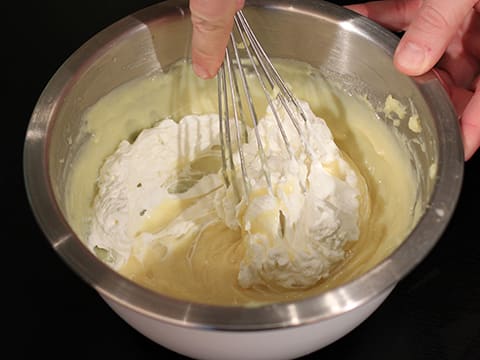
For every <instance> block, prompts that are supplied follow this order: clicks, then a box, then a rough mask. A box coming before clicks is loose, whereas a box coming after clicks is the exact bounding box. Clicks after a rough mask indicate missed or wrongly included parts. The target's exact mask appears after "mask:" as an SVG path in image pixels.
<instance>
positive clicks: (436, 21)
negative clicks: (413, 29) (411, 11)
mask: <svg viewBox="0 0 480 360" xmlns="http://www.w3.org/2000/svg"><path fill="white" fill-rule="evenodd" d="M415 23H416V24H417V26H418V27H419V28H420V30H422V31H423V32H428V33H437V32H439V31H443V30H444V29H447V28H449V27H451V25H452V24H451V20H450V19H449V18H448V17H447V16H445V15H444V14H443V13H441V12H440V11H439V10H438V9H437V8H436V7H435V6H434V5H433V4H431V3H428V2H427V3H425V5H424V7H423V8H422V10H421V11H420V12H419V15H418V19H417V21H416V22H415Z"/></svg>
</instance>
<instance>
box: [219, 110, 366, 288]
mask: <svg viewBox="0 0 480 360" xmlns="http://www.w3.org/2000/svg"><path fill="white" fill-rule="evenodd" d="M302 106H303V108H304V114H305V115H306V118H307V121H303V120H299V121H297V125H298V127H299V129H300V130H297V129H296V127H295V126H294V124H293V122H292V121H291V120H290V118H289V117H288V115H287V114H286V112H285V111H284V110H283V109H282V108H280V107H278V108H277V109H276V111H277V113H278V116H279V118H280V120H281V121H282V126H283V128H284V130H285V133H286V135H287V139H288V143H289V144H290V148H291V153H292V154H293V157H292V156H290V153H289V152H288V151H287V150H286V149H287V148H286V146H285V142H284V140H283V138H282V135H281V132H280V131H279V130H278V124H277V122H276V119H275V117H274V113H273V112H272V111H271V110H270V109H269V110H268V111H267V115H266V116H265V117H264V118H263V119H262V120H261V121H260V122H259V125H258V130H259V131H258V133H259V135H260V138H261V141H262V144H263V145H264V153H265V164H266V172H267V174H269V175H270V177H271V179H270V182H271V184H272V187H271V189H270V188H269V186H268V185H267V184H268V183H267V178H266V176H265V175H264V170H263V168H262V163H261V161H260V160H259V158H258V149H257V145H256V140H255V134H254V130H253V129H250V130H249V135H248V138H249V143H247V144H245V145H244V146H243V147H242V150H243V152H244V155H245V159H246V168H247V179H248V181H249V187H250V191H249V195H248V197H247V196H244V197H243V198H242V200H241V202H240V206H239V205H237V200H236V197H235V193H234V191H233V188H229V189H227V191H226V194H225V195H223V194H222V195H220V198H221V201H222V205H223V207H224V208H225V209H236V211H235V213H234V219H232V218H231V217H232V215H231V214H232V211H231V210H230V212H229V213H230V218H229V219H227V218H226V219H225V223H226V224H230V226H232V225H231V224H232V223H234V220H236V225H235V226H234V227H237V228H239V229H241V231H242V232H243V241H244V243H245V248H246V253H245V256H244V258H243V260H242V262H241V264H240V272H239V275H238V280H239V283H240V285H241V286H242V287H251V286H253V285H257V284H274V285H279V286H282V287H285V288H304V287H308V286H311V285H314V284H315V283H316V282H318V280H320V279H321V278H323V277H326V276H328V274H329V270H330V269H331V267H332V265H333V264H334V263H336V262H337V261H339V260H341V259H343V258H344V255H345V254H344V246H345V243H346V242H347V241H351V240H357V239H358V237H359V227H358V208H359V195H360V194H359V190H358V186H357V183H358V179H357V176H356V173H355V172H354V171H353V169H352V168H351V167H350V165H349V164H348V163H347V162H346V161H345V160H344V159H343V158H342V156H341V153H340V150H339V149H338V147H337V146H336V144H335V142H334V140H333V137H332V134H331V132H330V130H329V128H328V126H327V125H326V123H325V121H324V120H323V119H320V118H318V117H316V116H315V115H314V114H313V112H312V111H311V110H310V108H309V107H308V105H307V104H306V103H302ZM299 134H300V135H299ZM237 159H238V158H237ZM237 169H239V166H237ZM235 174H236V175H237V184H239V186H240V185H241V184H242V180H241V178H239V177H240V176H241V172H240V171H239V170H238V171H236V172H235ZM221 213H222V212H220V214H221ZM224 213H225V214H227V213H228V211H225V212H224Z"/></svg>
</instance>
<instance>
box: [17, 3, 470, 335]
mask: <svg viewBox="0 0 480 360" xmlns="http://www.w3.org/2000/svg"><path fill="white" fill-rule="evenodd" d="M250 5H251V6H249V7H248V8H246V10H245V13H246V16H247V17H248V19H249V21H250V23H251V25H252V27H253V29H254V30H255V32H256V34H257V35H258V37H259V40H260V42H261V43H262V44H263V45H264V47H265V48H266V50H267V52H268V53H269V55H270V56H272V57H277V58H289V59H296V60H300V61H304V62H307V63H309V64H311V65H313V66H315V67H318V68H321V69H322V71H323V73H324V74H325V77H326V78H327V79H330V80H332V81H335V82H336V83H341V84H343V86H344V87H345V89H347V90H348V91H349V92H350V93H353V94H359V95H361V96H368V99H369V101H370V102H371V103H372V104H373V105H374V106H376V107H379V106H382V105H383V104H385V101H386V99H387V97H388V96H389V95H391V96H393V97H394V98H395V99H398V100H399V101H401V102H402V103H404V104H412V105H413V106H412V107H407V112H408V113H407V116H410V115H413V111H415V112H417V113H418V116H419V118H420V119H421V120H422V131H421V132H419V133H416V132H413V131H411V129H410V128H409V124H408V122H402V123H400V124H397V125H396V126H394V125H392V121H391V119H388V118H387V117H386V116H385V114H384V113H379V114H378V116H379V118H380V119H381V120H383V121H385V122H386V123H388V124H389V126H390V127H391V128H392V131H395V132H396V134H397V135H398V136H400V137H403V138H405V139H407V141H406V142H405V143H406V144H409V146H408V147H407V149H406V150H407V151H408V152H409V155H410V159H411V162H412V164H413V168H414V169H415V172H416V174H415V175H416V178H417V181H418V184H419V187H418V194H417V195H418V196H417V198H418V201H417V206H418V207H419V211H421V212H422V213H423V212H424V216H423V217H422V218H421V219H420V221H419V223H418V225H417V227H416V228H415V229H414V231H413V232H412V233H411V234H410V236H409V237H408V238H407V239H406V240H405V241H404V243H403V244H402V246H400V247H399V248H398V249H397V250H396V251H395V252H394V253H393V254H392V255H390V256H389V258H388V259H386V260H385V261H384V262H382V263H380V264H379V265H378V266H376V267H375V268H374V269H372V270H371V271H370V272H368V273H367V274H364V275H363V276H362V277H360V278H359V279H356V280H355V281H353V282H352V283H349V284H346V285H345V286H342V288H341V289H333V290H332V291H329V292H328V293H326V294H321V295H319V296H318V297H316V298H315V299H306V300H304V301H301V302H299V303H297V304H295V305H294V306H297V307H298V308H297V310H298V311H299V314H300V321H312V320H314V319H322V318H326V317H329V316H333V315H337V314H340V313H342V312H345V311H348V310H350V309H352V308H354V307H356V306H358V305H360V304H362V303H364V302H366V301H368V300H369V299H372V298H374V297H375V296H377V295H378V294H381V293H382V292H383V291H385V290H387V289H389V288H390V287H391V286H392V285H393V284H394V283H395V282H397V281H398V280H399V279H401V278H402V277H403V276H404V275H405V274H406V273H407V272H408V271H410V270H411V269H412V268H413V267H414V266H415V265H416V264H417V263H418V262H419V261H421V259H422V258H423V257H424V256H425V255H426V254H427V253H428V251H429V250H430V249H431V247H432V246H433V245H434V244H435V242H436V241H437V240H438V238H439V236H440V235H441V232H442V231H443V229H444V227H445V226H446V223H447V222H448V220H449V218H450V215H451V213H452V211H453V208H454V206H455V203H456V199H457V197H458V194H459V190H460V183H461V176H462V169H463V155H462V154H463V152H462V148H461V140H460V138H459V132H458V128H457V126H456V116H455V113H454V111H453V109H452V107H451V105H450V103H449V100H448V97H447V96H446V94H445V93H444V91H443V89H442V88H441V86H440V85H439V83H438V81H437V80H436V78H435V77H434V76H433V75H432V74H430V73H429V74H426V75H424V76H422V77H419V78H409V77H407V76H404V75H402V74H400V73H399V72H398V71H396V70H395V68H394V67H393V64H392V54H393V50H394V48H395V45H396V43H397V41H398V39H397V38H396V37H395V36H394V35H392V34H391V33H389V32H388V31H386V30H385V29H383V28H381V27H379V26H378V25H375V24H373V23H371V22H370V21H368V20H366V19H364V18H362V17H360V16H358V15H355V14H353V13H351V12H349V11H348V10H345V9H343V8H340V7H337V6H335V5H332V4H329V3H325V2H322V1H316V2H309V1H305V2H296V1H276V2H271V3H270V2H260V1H259V2H255V1H253V2H251V3H250ZM292 29H294V30H292ZM190 38H191V23H190V18H189V13H188V5H187V4H186V2H184V1H167V2H165V3H161V4H158V5H155V6H152V7H149V8H147V9H145V10H143V11H140V12H138V13H136V14H133V15H131V16H129V17H127V18H125V19H122V20H121V21H119V22H117V23H115V24H113V25H112V26H110V27H109V28H107V29H105V30H104V31H102V32H100V33H99V34H97V35H96V36H95V37H94V38H92V39H91V40H90V41H88V42H87V43H86V44H85V45H84V46H83V47H81V48H80V49H79V50H78V51H77V52H76V53H75V54H74V55H72V57H71V58H70V59H69V60H68V61H67V62H66V63H65V64H64V65H63V66H62V67H61V68H60V69H59V71H58V72H57V73H56V74H55V76H54V77H53V78H52V80H51V82H50V83H49V84H48V86H47V87H46V89H45V90H44V92H43V94H42V95H41V97H40V99H39V102H38V104H37V107H36V109H35V111H34V114H33V116H32V120H31V123H30V127H29V131H28V134H27V139H26V148H25V170H26V182H27V189H28V191H29V196H30V200H31V203H32V207H33V209H34V212H35V214H36V216H37V219H38V220H39V223H40V225H41V226H42V228H43V230H44V231H45V233H46V234H47V236H48V237H49V239H50V241H51V242H52V245H53V246H54V247H55V248H56V250H57V251H58V252H59V253H60V255H61V256H62V257H63V258H64V259H65V260H66V261H67V263H68V264H69V265H70V266H72V268H73V269H74V270H75V271H77V272H78V273H79V274H80V275H81V276H82V277H83V278H85V279H86V280H87V281H88V282H89V283H91V284H92V285H93V286H94V287H95V288H96V289H97V290H99V291H100V292H101V293H102V294H103V295H105V296H106V297H108V298H111V299H113V300H115V301H118V302H119V303H122V304H124V305H127V306H131V307H134V308H135V309H137V310H139V311H142V312H145V313H148V314H150V315H152V316H155V317H160V318H163V319H165V320H167V321H171V322H183V323H184V324H185V321H186V322H187V323H189V324H193V325H195V324H200V323H201V324H210V325H211V326H215V327H220V328H248V327H256V328H257V327H263V328H272V327H275V326H283V325H285V324H291V323H292V319H291V317H290V315H289V314H290V310H288V308H287V306H288V304H273V305H268V306H265V307H262V308H257V309H245V308H235V307H232V308H217V307H215V306H203V305H201V304H193V305H192V304H189V303H186V302H182V301H178V300H174V299H169V298H167V297H162V296H159V295H158V294H154V293H153V292H151V291H149V290H147V289H144V288H142V287H140V286H138V285H136V284H134V283H132V282H130V281H128V280H127V279H124V278H123V277H121V276H120V275H118V274H116V273H115V272H114V271H113V270H111V269H109V268H108V267H107V266H106V265H104V264H103V263H101V262H100V261H99V260H97V259H96V258H95V257H94V256H93V255H92V254H90V252H89V251H88V250H87V249H86V248H85V247H84V246H83V245H82V244H81V242H80V240H79V239H78V238H77V237H76V236H75V234H74V233H73V232H72V231H71V229H70V227H69V225H68V220H67V218H66V215H65V214H66V211H65V184H66V181H67V178H68V174H69V170H70V167H71V164H72V161H73V159H74V158H75V156H76V155H77V154H78V152H79V151H80V150H81V146H82V143H83V141H84V140H85V139H82V138H81V137H79V134H80V128H81V126H82V114H83V113H84V111H85V110H86V109H88V108H89V107H90V106H92V105H93V104H94V103H95V102H96V101H97V100H98V99H99V98H101V97H102V96H104V95H106V94H107V93H109V92H110V91H111V90H113V89H114V88H116V87H118V86H119V85H121V84H124V83H126V82H128V81H130V80H133V79H135V78H137V77H140V76H142V75H145V74H148V73H151V72H154V71H157V70H159V69H168V67H169V66H170V65H171V64H173V63H175V62H176V61H178V60H180V59H184V58H188V57H189V49H190ZM298 39H301V41H298ZM447 169H448V171H447ZM452 174H455V175H452ZM399 195H401V194H399ZM187 308H189V312H188V316H187V320H185V316H186V309H187ZM212 309H213V310H212ZM232 319H238V320H232Z"/></svg>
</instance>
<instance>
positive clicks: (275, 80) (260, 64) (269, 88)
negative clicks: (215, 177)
mask: <svg viewBox="0 0 480 360" xmlns="http://www.w3.org/2000/svg"><path fill="white" fill-rule="evenodd" d="M234 23H235V29H236V32H237V33H238V34H239V39H238V38H237V37H236V35H235V32H234V31H232V32H231V34H230V44H229V47H227V49H226V50H225V59H224V62H223V64H222V66H221V68H220V70H219V73H218V76H217V79H218V102H219V105H218V106H219V122H220V124H219V132H220V137H221V139H220V145H221V148H222V170H223V174H224V177H225V183H226V185H227V186H229V185H232V186H233V187H234V189H235V192H236V193H237V195H240V191H239V189H238V184H237V183H236V182H237V181H236V177H235V173H236V172H235V171H236V169H235V166H236V165H235V161H234V159H233V157H234V153H238V158H239V163H240V164H239V165H240V168H241V177H242V183H243V190H244V193H245V194H246V195H247V199H248V194H249V192H250V183H249V177H248V173H247V166H246V161H245V156H244V154H243V150H242V143H243V142H245V141H247V130H246V124H247V121H246V119H245V114H244V112H243V109H242V100H243V101H246V102H247V105H248V111H249V115H250V120H251V123H252V128H253V132H254V134H255V139H256V144H257V150H258V152H257V154H258V157H259V160H260V166H261V171H262V173H263V176H264V178H265V182H266V184H267V188H268V191H269V192H270V193H272V192H273V188H272V181H271V176H270V172H269V169H268V163H267V160H266V154H265V149H264V145H263V143H262V139H261V135H260V133H259V127H258V116H257V112H256V110H255V105H254V100H253V97H252V95H251V90H250V86H249V83H248V77H247V75H246V73H245V69H244V67H245V65H244V64H243V62H242V58H241V57H240V52H239V48H242V49H245V52H246V54H247V58H248V60H249V61H250V65H251V67H252V69H253V70H254V72H255V75H256V78H257V80H258V82H259V84H260V86H261V89H262V91H263V93H264V95H265V97H266V99H267V102H268V106H269V107H270V109H271V113H272V114H273V116H274V118H275V121H276V124H277V127H278V129H279V131H280V134H281V136H282V139H283V142H284V145H285V147H286V150H287V152H288V154H289V156H290V158H291V159H293V157H294V153H293V150H292V148H291V145H290V141H289V139H288V137H287V135H286V131H285V128H284V125H283V124H282V121H281V119H280V116H279V113H278V109H277V106H278V105H277V106H276V105H275V100H274V97H275V98H276V99H278V100H279V101H280V103H281V105H282V107H283V108H284V109H285V113H286V114H287V116H288V117H289V119H290V121H291V122H292V124H293V126H294V128H295V129H296V132H297V133H298V135H299V137H300V138H301V141H302V143H303V146H304V149H305V151H306V152H307V154H309V153H311V152H310V148H309V146H308V143H307V141H306V140H305V139H306V137H305V136H304V134H303V130H302V128H301V126H300V122H301V121H304V122H306V121H307V117H306V115H305V113H304V111H303V109H302V107H301V105H300V103H299V102H298V100H297V99H296V98H295V96H294V95H293V94H292V92H291V91H290V89H289V88H288V87H287V85H286V84H285V82H284V81H283V79H282V78H281V76H280V75H279V73H278V72H277V70H276V69H275V67H274V66H273V64H272V62H271V60H270V59H269V57H268V56H267V54H266V52H265V50H264V49H263V47H262V46H261V45H260V43H259V41H258V39H257V37H256V36H255V34H254V32H253V30H252V29H251V27H250V25H249V23H248V21H247V20H246V18H245V16H244V14H243V12H242V11H241V10H240V11H238V12H237V14H236V15H235V17H234ZM231 52H232V53H233V54H231ZM232 58H233V59H232ZM235 68H236V69H237V71H235ZM237 74H238V77H239V78H240V83H241V87H240V86H239V84H238V81H237ZM240 88H241V90H242V92H241V91H240ZM272 93H273V95H272ZM229 98H230V100H231V107H229V104H228V102H229ZM230 116H231V117H232V119H231V120H230ZM232 128H233V129H232ZM242 130H243V133H242ZM232 132H233V133H234V135H233V136H232ZM232 137H233V138H234V139H235V144H233V141H232ZM234 145H235V151H234ZM301 186H302V189H303V190H304V191H305V188H304V186H303V185H301ZM247 201H248V200H247Z"/></svg>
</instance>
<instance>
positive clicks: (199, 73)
mask: <svg viewBox="0 0 480 360" xmlns="http://www.w3.org/2000/svg"><path fill="white" fill-rule="evenodd" d="M193 71H194V72H195V74H197V76H199V77H200V78H202V79H208V78H209V77H210V74H209V73H208V71H207V70H205V69H204V68H203V67H202V66H200V65H198V64H197V63H195V64H193Z"/></svg>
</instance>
